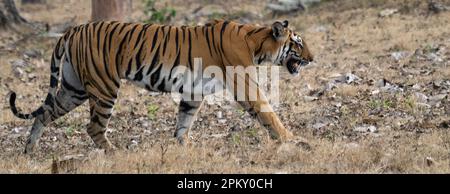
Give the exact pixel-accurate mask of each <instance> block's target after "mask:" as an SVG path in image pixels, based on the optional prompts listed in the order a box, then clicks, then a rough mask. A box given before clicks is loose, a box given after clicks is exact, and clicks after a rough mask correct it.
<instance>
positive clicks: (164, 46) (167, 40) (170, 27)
mask: <svg viewBox="0 0 450 194" xmlns="http://www.w3.org/2000/svg"><path fill="white" fill-rule="evenodd" d="M171 30H172V26H169V31H168V33H167V34H166V37H165V38H164V44H163V54H162V56H165V55H166V48H167V43H168V42H169V41H170V32H171Z"/></svg>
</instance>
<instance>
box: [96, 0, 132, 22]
mask: <svg viewBox="0 0 450 194" xmlns="http://www.w3.org/2000/svg"><path fill="white" fill-rule="evenodd" d="M131 2H132V0H92V18H91V19H92V21H101V20H118V21H124V20H127V19H128V18H127V17H128V16H129V14H130V12H131V6H132V3H131Z"/></svg>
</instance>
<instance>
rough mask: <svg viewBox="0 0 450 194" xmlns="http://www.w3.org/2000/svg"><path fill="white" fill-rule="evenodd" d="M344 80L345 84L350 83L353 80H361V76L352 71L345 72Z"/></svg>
mask: <svg viewBox="0 0 450 194" xmlns="http://www.w3.org/2000/svg"><path fill="white" fill-rule="evenodd" d="M345 81H346V83H347V84H351V83H353V82H359V81H361V78H359V77H358V76H356V75H355V74H352V73H347V74H346V75H345Z"/></svg>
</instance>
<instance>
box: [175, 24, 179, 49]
mask: <svg viewBox="0 0 450 194" xmlns="http://www.w3.org/2000/svg"><path fill="white" fill-rule="evenodd" d="M176 31H177V32H176V34H175V50H176V51H177V52H178V47H179V42H178V39H179V31H178V28H176Z"/></svg>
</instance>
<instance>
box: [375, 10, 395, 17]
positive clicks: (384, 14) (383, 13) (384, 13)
mask: <svg viewBox="0 0 450 194" xmlns="http://www.w3.org/2000/svg"><path fill="white" fill-rule="evenodd" d="M397 12H398V9H385V10H383V11H381V12H380V13H379V14H378V15H379V16H380V17H389V16H391V15H393V14H395V13H397Z"/></svg>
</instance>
